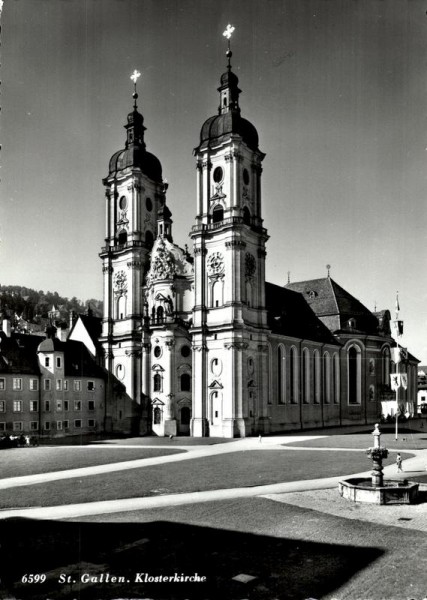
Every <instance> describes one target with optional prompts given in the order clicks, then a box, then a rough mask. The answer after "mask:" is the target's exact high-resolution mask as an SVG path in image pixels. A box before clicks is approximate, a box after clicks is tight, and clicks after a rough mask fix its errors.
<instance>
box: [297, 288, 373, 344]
mask: <svg viewBox="0 0 427 600" xmlns="http://www.w3.org/2000/svg"><path fill="white" fill-rule="evenodd" d="M286 288H287V289H289V290H292V291H294V292H298V293H300V294H301V295H302V296H303V297H304V299H305V300H306V302H307V304H308V305H309V306H310V308H311V309H312V310H313V311H314V313H315V314H316V315H317V316H318V317H333V316H336V317H338V318H339V320H338V321H337V323H338V324H339V327H336V328H335V329H336V330H338V329H346V325H347V322H348V321H349V319H351V318H354V319H355V320H356V327H355V328H356V329H357V330H362V331H364V332H365V333H372V334H376V333H377V332H378V325H379V323H378V319H377V317H376V316H375V315H374V314H373V313H372V312H371V311H370V310H369V309H367V308H366V306H364V305H363V304H362V303H361V302H360V301H359V300H357V298H355V297H354V296H352V295H351V294H350V293H349V292H347V291H346V290H345V289H344V288H342V287H341V286H340V285H338V284H337V283H336V282H335V281H334V280H333V279H332V278H331V277H324V278H322V279H310V280H308V281H299V282H295V283H288V284H286Z"/></svg>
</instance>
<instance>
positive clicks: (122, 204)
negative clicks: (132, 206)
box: [119, 196, 128, 210]
mask: <svg viewBox="0 0 427 600" xmlns="http://www.w3.org/2000/svg"><path fill="white" fill-rule="evenodd" d="M127 205H128V201H127V198H126V196H122V197H121V198H120V200H119V206H120V208H121V210H124V209H125V208H126V207H127Z"/></svg>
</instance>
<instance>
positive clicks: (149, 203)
mask: <svg viewBox="0 0 427 600" xmlns="http://www.w3.org/2000/svg"><path fill="white" fill-rule="evenodd" d="M145 207H146V209H147V210H148V212H151V211H152V210H153V202H152V200H151V198H146V199H145Z"/></svg>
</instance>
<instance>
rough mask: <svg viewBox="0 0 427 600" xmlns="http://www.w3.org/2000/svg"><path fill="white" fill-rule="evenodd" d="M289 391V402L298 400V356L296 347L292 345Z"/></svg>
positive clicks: (295, 402) (293, 402)
mask: <svg viewBox="0 0 427 600" xmlns="http://www.w3.org/2000/svg"><path fill="white" fill-rule="evenodd" d="M290 378H291V380H290V388H291V389H290V392H291V404H297V402H298V356H297V349H296V348H295V347H294V346H292V348H291V354H290Z"/></svg>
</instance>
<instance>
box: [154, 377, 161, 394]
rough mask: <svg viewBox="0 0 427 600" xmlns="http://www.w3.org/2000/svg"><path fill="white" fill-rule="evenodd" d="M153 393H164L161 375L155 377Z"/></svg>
mask: <svg viewBox="0 0 427 600" xmlns="http://www.w3.org/2000/svg"><path fill="white" fill-rule="evenodd" d="M153 391H154V392H161V391H162V378H161V376H160V374H159V373H156V374H155V375H154V377H153Z"/></svg>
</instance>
